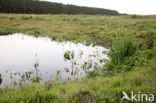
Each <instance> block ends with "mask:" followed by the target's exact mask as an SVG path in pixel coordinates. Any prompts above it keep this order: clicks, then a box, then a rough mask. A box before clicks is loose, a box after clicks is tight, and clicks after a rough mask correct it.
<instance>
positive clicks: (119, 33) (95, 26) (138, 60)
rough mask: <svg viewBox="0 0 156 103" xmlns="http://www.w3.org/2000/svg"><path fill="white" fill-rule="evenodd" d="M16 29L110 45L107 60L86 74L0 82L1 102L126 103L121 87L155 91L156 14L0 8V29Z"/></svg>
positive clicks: (146, 91)
mask: <svg viewBox="0 0 156 103" xmlns="http://www.w3.org/2000/svg"><path fill="white" fill-rule="evenodd" d="M15 32H22V33H26V34H29V35H35V36H49V37H51V38H52V39H53V40H58V41H62V40H70V41H74V42H84V41H86V44H90V43H94V44H95V45H103V46H106V47H111V49H110V52H109V54H108V55H109V56H110V60H108V61H106V65H105V66H104V67H103V69H102V70H101V72H100V73H99V72H97V71H96V70H94V71H92V72H90V73H89V74H88V78H86V79H85V80H74V81H67V82H63V83H59V82H58V81H49V82H47V83H45V84H40V83H32V84H29V85H26V84H25V85H22V86H21V87H19V88H9V87H6V88H0V103H129V102H130V101H126V100H124V101H121V97H122V96H123V95H122V91H125V92H126V93H128V94H130V93H131V91H134V92H135V93H138V92H140V93H149V94H152V93H153V94H155V96H156V78H155V77H156V65H155V63H156V16H136V15H132V16H100V15H95V16H88V15H69V16H66V15H23V14H19V15H15V14H0V34H1V35H2V34H8V33H15ZM144 102H145V101H144ZM147 103H150V102H149V101H147ZM151 103H152V102H151Z"/></svg>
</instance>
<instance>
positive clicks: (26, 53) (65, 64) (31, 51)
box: [0, 33, 108, 87]
mask: <svg viewBox="0 0 156 103" xmlns="http://www.w3.org/2000/svg"><path fill="white" fill-rule="evenodd" d="M67 51H72V52H74V57H73V58H72V59H71V60H65V58H64V53H65V52H67ZM105 51H108V49H106V48H103V47H102V46H94V47H93V46H92V45H90V46H85V45H84V44H81V43H77V44H76V43H72V42H57V41H52V40H51V39H50V38H48V37H38V38H36V37H33V36H28V35H25V34H21V33H15V34H12V35H3V36H0V73H1V74H2V79H3V82H2V84H1V87H3V86H6V85H8V84H10V83H12V82H13V81H14V80H19V77H18V76H17V75H12V74H15V73H24V72H28V71H35V70H36V69H37V70H38V72H39V73H38V75H39V76H40V77H41V78H42V81H47V80H49V79H55V78H56V77H57V73H58V71H59V72H60V75H61V79H62V80H65V79H67V78H69V77H71V78H72V75H71V71H72V70H71V69H72V68H77V69H78V72H79V73H78V74H79V75H78V77H84V76H85V73H84V72H83V70H82V66H84V64H87V63H88V62H89V61H90V62H92V66H90V68H91V69H93V66H95V65H96V66H99V67H100V66H101V67H102V66H103V65H104V62H100V60H101V59H107V58H108V57H107V55H106V54H104V52H105ZM35 64H37V67H36V68H35ZM73 64H76V65H73ZM67 69H68V70H67ZM12 76H14V78H11V77H12Z"/></svg>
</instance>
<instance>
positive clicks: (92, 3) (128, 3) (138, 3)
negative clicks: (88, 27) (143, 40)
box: [46, 0, 156, 15]
mask: <svg viewBox="0 0 156 103" xmlns="http://www.w3.org/2000/svg"><path fill="white" fill-rule="evenodd" d="M46 1H52V2H59V3H63V4H74V5H79V6H89V7H100V8H106V9H113V10H117V11H118V12H120V13H127V14H141V15H151V14H156V0H46Z"/></svg>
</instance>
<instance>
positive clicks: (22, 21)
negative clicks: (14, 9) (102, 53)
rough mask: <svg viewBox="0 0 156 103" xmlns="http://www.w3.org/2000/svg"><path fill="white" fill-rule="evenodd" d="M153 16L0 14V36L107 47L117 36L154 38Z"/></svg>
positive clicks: (155, 20) (155, 21)
mask: <svg viewBox="0 0 156 103" xmlns="http://www.w3.org/2000/svg"><path fill="white" fill-rule="evenodd" d="M155 24H156V16H140V17H139V18H133V17H131V16H101V15H95V16H88V15H27V14H0V34H7V33H15V32H22V33H26V34H30V35H34V36H49V37H50V38H52V39H54V40H59V41H62V40H69V41H74V42H84V41H86V42H87V44H89V43H91V42H92V43H95V44H98V45H104V46H107V47H109V46H110V44H111V40H112V38H113V37H114V36H116V35H119V34H120V35H134V36H135V37H137V36H140V35H150V34H156V26H155Z"/></svg>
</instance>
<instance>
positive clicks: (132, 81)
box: [0, 66, 156, 103]
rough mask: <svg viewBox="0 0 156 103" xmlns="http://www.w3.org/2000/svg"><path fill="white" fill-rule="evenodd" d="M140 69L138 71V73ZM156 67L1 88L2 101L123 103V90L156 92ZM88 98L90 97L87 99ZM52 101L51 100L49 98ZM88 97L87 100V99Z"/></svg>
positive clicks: (13, 102) (28, 102) (6, 102)
mask: <svg viewBox="0 0 156 103" xmlns="http://www.w3.org/2000/svg"><path fill="white" fill-rule="evenodd" d="M138 73H139V74H138ZM155 76H156V70H154V69H152V68H151V67H148V66H147V67H135V68H134V69H133V70H132V71H130V72H128V73H120V74H117V75H114V76H107V77H96V78H95V79H91V78H90V79H87V80H86V81H73V82H66V83H60V84H59V83H57V82H48V83H47V84H45V85H41V84H31V85H24V86H23V87H20V88H15V89H11V88H3V89H0V102H1V103H51V102H52V103H90V102H89V101H94V102H93V103H97V102H98V103H120V102H121V95H122V91H126V92H127V93H130V91H135V92H138V91H140V92H141V93H155V94H156V87H155V85H156V82H155V81H156V78H155ZM87 98H88V99H87ZM50 101H51V102H50ZM85 101H87V102H85Z"/></svg>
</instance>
